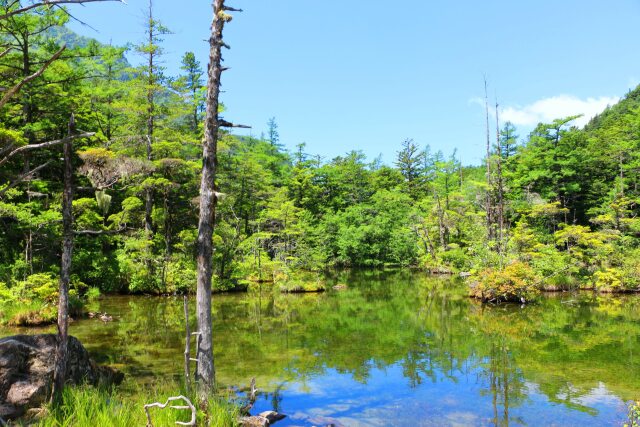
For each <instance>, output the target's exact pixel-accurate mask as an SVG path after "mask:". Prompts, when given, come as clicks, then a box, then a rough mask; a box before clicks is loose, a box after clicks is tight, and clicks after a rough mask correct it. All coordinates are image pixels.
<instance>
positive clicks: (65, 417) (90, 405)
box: [34, 386, 238, 427]
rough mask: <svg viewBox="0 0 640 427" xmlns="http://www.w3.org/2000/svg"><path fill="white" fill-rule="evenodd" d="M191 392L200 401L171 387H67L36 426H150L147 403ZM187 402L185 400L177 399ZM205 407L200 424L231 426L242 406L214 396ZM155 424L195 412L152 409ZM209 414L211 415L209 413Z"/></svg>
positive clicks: (184, 418) (185, 418)
mask: <svg viewBox="0 0 640 427" xmlns="http://www.w3.org/2000/svg"><path fill="white" fill-rule="evenodd" d="M180 394H183V395H187V396H189V397H190V399H191V401H192V402H194V404H195V402H196V401H197V400H196V398H195V396H193V394H185V393H184V390H183V391H182V393H181V392H180V390H176V389H174V390H171V389H170V387H168V386H164V387H162V386H161V387H149V388H144V389H137V390H133V392H129V391H121V392H119V391H118V390H104V389H96V388H92V387H79V388H72V387H67V388H66V389H65V391H64V396H63V402H62V404H61V405H59V406H57V407H48V408H46V411H45V415H44V416H43V417H42V418H41V419H39V420H38V421H37V422H36V423H35V424H34V425H36V426H40V427H76V426H77V427H83V426H100V427H130V426H144V425H147V418H146V415H145V411H144V405H145V404H148V403H154V402H159V403H162V404H164V403H165V402H166V400H167V398H168V397H170V396H177V395H180ZM173 403H174V404H176V405H184V403H181V402H173ZM204 409H205V410H202V408H198V412H197V417H198V418H197V425H199V426H205V425H206V426H212V427H227V426H229V427H231V426H235V425H237V419H238V408H237V407H236V406H234V405H233V404H231V403H229V400H228V399H226V398H224V397H213V398H211V399H210V400H209V402H207V405H206V408H204ZM149 412H150V414H151V420H152V422H153V426H154V427H165V426H166V427H168V426H175V425H176V424H175V423H176V421H182V422H188V421H189V420H190V419H191V411H189V410H176V409H171V408H169V407H167V408H166V409H159V408H150V409H149ZM207 414H208V415H207Z"/></svg>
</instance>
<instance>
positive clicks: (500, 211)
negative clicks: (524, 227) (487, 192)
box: [496, 101, 504, 255]
mask: <svg viewBox="0 0 640 427" xmlns="http://www.w3.org/2000/svg"><path fill="white" fill-rule="evenodd" d="M498 114H499V112H498V102H497V101H496V149H497V150H498V156H497V164H496V167H497V171H496V173H497V175H498V176H497V179H498V181H497V186H498V188H497V190H498V205H497V209H498V212H497V214H498V252H499V253H500V255H502V253H503V249H504V248H503V245H504V181H503V177H502V155H501V153H500V118H499V116H498Z"/></svg>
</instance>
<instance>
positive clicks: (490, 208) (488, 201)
mask: <svg viewBox="0 0 640 427" xmlns="http://www.w3.org/2000/svg"><path fill="white" fill-rule="evenodd" d="M484 106H485V112H486V119H487V194H486V207H485V208H486V211H487V235H488V238H489V240H492V239H493V237H494V231H493V206H492V201H491V135H490V133H489V95H488V92H487V78H486V77H485V79H484Z"/></svg>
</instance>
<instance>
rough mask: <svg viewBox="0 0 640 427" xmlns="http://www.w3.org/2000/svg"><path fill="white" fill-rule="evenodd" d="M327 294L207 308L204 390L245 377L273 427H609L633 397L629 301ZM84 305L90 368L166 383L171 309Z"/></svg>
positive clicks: (176, 372) (636, 329) (134, 300)
mask: <svg viewBox="0 0 640 427" xmlns="http://www.w3.org/2000/svg"><path fill="white" fill-rule="evenodd" d="M336 283H346V284H347V285H348V289H347V290H345V291H341V292H336V291H329V292H327V293H325V294H317V295H316V294H313V295H312V294H307V295H281V294H278V293H272V292H271V291H270V290H269V289H268V287H263V288H262V289H260V288H256V289H254V290H252V291H251V292H249V293H246V294H229V295H215V296H214V323H215V324H214V330H215V336H214V343H215V344H214V345H215V356H216V370H217V379H218V381H219V383H221V384H223V385H225V386H236V385H240V386H243V385H244V386H246V385H248V384H249V381H250V379H251V378H252V377H256V379H257V384H258V387H259V388H260V390H261V395H260V398H259V401H258V402H257V404H256V408H255V409H256V410H257V411H262V410H265V409H276V410H278V411H280V412H283V413H285V414H287V415H288V418H287V419H285V420H283V421H281V422H279V423H278V424H277V425H279V426H311V425H323V424H328V423H335V424H337V425H344V426H390V425H397V426H422V425H424V426H431V425H433V426H445V425H452V426H453V425H460V426H468V425H528V426H534V425H570V426H574V425H581V426H585V425H621V423H622V422H623V421H624V420H625V414H626V402H627V401H629V400H631V399H638V398H640V310H639V308H640V297H638V296H617V297H612V296H594V295H593V294H591V293H581V294H566V293H565V294H556V295H550V296H547V297H545V298H544V299H543V301H542V302H541V303H539V304H536V305H531V306H526V307H520V306H514V305H509V306H498V307H483V306H481V305H479V304H477V303H476V302H474V301H471V300H469V299H468V298H467V297H466V295H465V290H464V285H463V284H461V283H460V282H458V281H455V280H451V279H438V278H433V277H428V276H425V275H422V274H413V273H409V272H386V273H382V272H350V273H340V274H339V275H337V276H336V277H332V278H330V279H329V283H328V284H329V286H331V285H333V284H336ZM191 303H192V304H191V312H192V315H191V318H192V320H193V306H194V304H193V301H191ZM98 305H99V306H96V307H94V309H95V310H99V311H102V312H107V313H109V314H110V315H113V316H114V318H115V320H114V321H113V322H111V323H106V324H105V323H102V322H101V321H99V320H95V319H86V320H79V321H76V322H74V323H73V324H72V326H71V333H72V334H73V335H75V336H76V337H78V338H80V340H81V341H82V342H83V343H84V344H85V346H86V347H87V348H88V349H89V351H90V352H91V353H92V355H93V356H94V357H95V358H96V360H98V361H99V362H101V363H108V364H112V365H114V366H117V367H119V368H120V369H122V370H124V371H125V372H127V373H128V374H129V375H130V376H132V377H135V378H136V380H137V381H140V382H152V381H154V380H155V379H156V378H157V377H161V378H163V379H167V378H170V379H175V380H179V379H180V376H181V373H182V372H183V355H182V352H183V349H184V341H183V340H184V315H183V305H182V299H181V298H150V297H106V298H103V299H102V300H100V302H99V303H98ZM16 332H23V331H17V330H7V329H5V330H2V329H0V336H2V335H9V334H13V333H16ZM30 332H34V331H33V330H31V331H30Z"/></svg>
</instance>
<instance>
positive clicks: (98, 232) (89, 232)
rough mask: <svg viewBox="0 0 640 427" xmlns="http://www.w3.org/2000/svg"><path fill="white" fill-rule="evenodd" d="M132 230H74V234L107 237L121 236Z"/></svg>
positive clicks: (124, 228)
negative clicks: (124, 232)
mask: <svg viewBox="0 0 640 427" xmlns="http://www.w3.org/2000/svg"><path fill="white" fill-rule="evenodd" d="M127 230H132V229H131V228H127V227H121V228H118V229H117V230H74V232H73V234H75V235H76V236H106V235H113V234H120V233H122V232H123V231H127Z"/></svg>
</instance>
